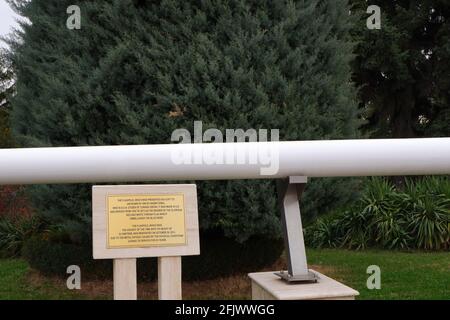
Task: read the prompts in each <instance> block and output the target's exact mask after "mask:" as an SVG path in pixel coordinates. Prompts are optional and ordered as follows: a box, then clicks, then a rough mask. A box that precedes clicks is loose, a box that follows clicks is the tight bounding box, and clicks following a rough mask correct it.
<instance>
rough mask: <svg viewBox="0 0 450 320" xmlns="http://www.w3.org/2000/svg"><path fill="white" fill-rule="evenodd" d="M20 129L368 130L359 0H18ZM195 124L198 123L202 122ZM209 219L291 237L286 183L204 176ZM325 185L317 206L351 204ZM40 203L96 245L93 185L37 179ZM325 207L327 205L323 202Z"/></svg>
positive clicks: (210, 223) (39, 132) (63, 133)
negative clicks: (355, 3)
mask: <svg viewBox="0 0 450 320" xmlns="http://www.w3.org/2000/svg"><path fill="white" fill-rule="evenodd" d="M14 2H15V3H17V4H18V10H19V12H21V14H22V15H24V16H26V17H27V18H28V19H29V20H30V21H31V24H27V25H23V30H24V31H23V32H22V33H19V34H18V39H17V41H16V42H14V43H11V47H12V51H13V61H14V63H15V70H17V94H16V96H15V97H14V99H13V101H12V106H13V109H12V122H13V129H14V132H15V136H16V137H17V139H18V140H19V141H20V143H22V144H23V145H25V146H27V147H42V146H54V147H57V146H68V145H71V146H72V145H118V144H154V143H169V142H170V137H171V133H172V131H173V130H174V129H177V128H188V129H192V126H193V121H194V120H201V121H203V128H204V130H206V129H208V128H211V127H215V128H218V129H220V130H222V131H224V129H225V128H244V129H248V128H255V129H259V128H267V129H272V128H279V129H280V138H281V139H282V140H308V139H331V138H334V139H339V138H348V137H356V136H357V135H358V134H357V130H356V128H357V126H358V120H357V106H356V103H355V101H354V100H355V94H354V88H353V86H352V85H351V81H350V73H351V72H350V71H351V70H350V66H349V62H350V59H351V58H352V54H351V52H352V44H351V43H350V41H349V39H348V31H349V29H350V27H351V25H350V20H349V19H350V17H349V15H348V5H347V1H346V0H338V1H321V0H306V1H289V2H278V1H275V2H273V1H259V0H258V1H254V0H251V1H244V0H233V1H229V0H213V1H174V0H162V1H137V0H125V1H123V0H121V1H84V2H82V3H80V4H79V6H80V8H81V14H82V17H81V29H80V30H68V29H67V28H65V22H66V19H67V17H68V15H67V14H66V8H67V6H68V5H70V4H72V2H70V1H68V0H67V1H66V0H64V1H61V0H48V1H37V0H35V1H25V0H18V1H14ZM191 132H192V130H191ZM198 187H199V206H200V208H199V211H200V214H199V217H200V226H201V229H202V230H204V231H205V230H220V232H221V233H223V234H224V235H225V236H226V237H229V238H231V239H236V240H237V241H239V242H245V241H246V240H247V239H249V238H251V237H252V236H264V237H266V238H268V239H277V238H279V237H280V232H281V227H280V222H279V213H278V210H277V206H276V201H275V196H276V193H275V184H274V182H272V181H219V182H211V181H208V182H199V183H198ZM350 193H351V190H349V188H348V186H347V185H344V183H343V182H341V181H340V180H335V179H330V180H322V181H317V182H312V183H311V184H310V186H309V187H308V191H307V194H306V198H305V203H307V204H308V205H309V204H311V205H310V206H309V207H306V209H305V212H306V215H308V216H310V217H314V216H316V215H317V214H318V213H319V212H323V211H325V210H328V209H329V208H331V207H333V206H335V205H336V203H338V201H344V202H345V201H346V199H348V197H349V194H350ZM31 195H32V200H33V204H34V206H35V207H36V210H37V211H38V213H39V214H41V215H45V217H46V218H48V219H49V220H50V221H51V222H52V223H55V224H57V225H63V226H64V228H65V230H66V231H68V233H70V236H71V238H72V241H73V242H74V243H79V244H81V243H82V242H89V239H90V236H91V235H90V230H91V228H90V215H91V207H90V203H89V199H90V186H81V185H77V186H60V185H58V186H54V185H49V186H35V187H32V189H31ZM312 204H313V205H312Z"/></svg>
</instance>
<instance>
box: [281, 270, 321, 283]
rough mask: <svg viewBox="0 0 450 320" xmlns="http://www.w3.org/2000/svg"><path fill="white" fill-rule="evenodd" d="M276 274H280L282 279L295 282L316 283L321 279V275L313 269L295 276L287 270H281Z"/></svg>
mask: <svg viewBox="0 0 450 320" xmlns="http://www.w3.org/2000/svg"><path fill="white" fill-rule="evenodd" d="M275 275H277V276H279V277H280V278H281V279H283V280H284V281H286V282H289V283H295V282H298V283H301V282H303V283H315V282H317V280H318V279H319V276H318V275H317V274H315V273H314V272H312V271H308V273H307V274H301V275H293V276H292V275H290V274H289V273H288V272H287V271H280V272H275Z"/></svg>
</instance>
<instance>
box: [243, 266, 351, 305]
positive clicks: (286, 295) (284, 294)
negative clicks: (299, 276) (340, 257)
mask: <svg viewBox="0 0 450 320" xmlns="http://www.w3.org/2000/svg"><path fill="white" fill-rule="evenodd" d="M310 271H312V272H314V273H315V274H316V275H317V276H318V277H319V280H318V281H317V282H316V283H287V282H285V281H284V280H282V279H280V278H279V277H278V276H276V275H275V274H274V272H257V273H249V275H248V276H249V277H250V279H251V280H252V299H253V300H354V299H355V296H357V295H359V292H358V291H356V290H353V289H352V288H350V287H347V286H346V285H344V284H342V283H340V282H337V281H336V280H333V279H331V278H329V277H327V276H325V275H323V274H321V273H320V272H317V271H314V270H310Z"/></svg>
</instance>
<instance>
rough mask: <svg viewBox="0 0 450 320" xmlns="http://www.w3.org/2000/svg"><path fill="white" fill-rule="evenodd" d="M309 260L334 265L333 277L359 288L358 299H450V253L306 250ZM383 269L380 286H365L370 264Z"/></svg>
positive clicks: (318, 263)
mask: <svg viewBox="0 0 450 320" xmlns="http://www.w3.org/2000/svg"><path fill="white" fill-rule="evenodd" d="M307 256H308V263H310V264H314V265H321V266H329V267H331V268H333V270H332V271H330V272H331V273H332V274H327V275H329V276H332V277H333V278H334V279H336V280H339V281H342V282H344V283H345V284H347V285H348V286H350V287H352V288H354V289H356V290H358V291H359V293H360V296H359V297H358V299H370V300H372V299H446V300H447V299H450V253H449V252H439V253H425V252H413V253H407V252H398V251H372V250H370V251H361V252H356V251H346V250H333V249H321V250H317V249H309V250H307ZM370 265H377V266H379V267H380V269H381V289H380V290H369V289H367V286H366V281H367V278H368V277H369V274H367V273H366V270H367V267H368V266H370Z"/></svg>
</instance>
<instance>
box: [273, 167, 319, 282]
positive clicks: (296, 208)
mask: <svg viewBox="0 0 450 320" xmlns="http://www.w3.org/2000/svg"><path fill="white" fill-rule="evenodd" d="M307 182H308V178H307V177H305V176H290V177H288V178H286V179H281V180H279V181H278V184H277V188H278V198H279V205H280V208H281V221H282V224H283V232H284V242H285V246H286V251H287V262H288V271H287V272H286V271H281V272H277V273H275V274H276V275H277V276H279V277H281V278H282V279H283V280H285V281H287V282H317V279H318V278H317V275H316V274H315V273H313V272H311V271H310V270H308V265H307V262H306V252H305V241H304V239H303V227H302V219H301V214H300V204H299V198H301V196H302V194H303V191H304V190H305V186H306V183H307Z"/></svg>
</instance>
